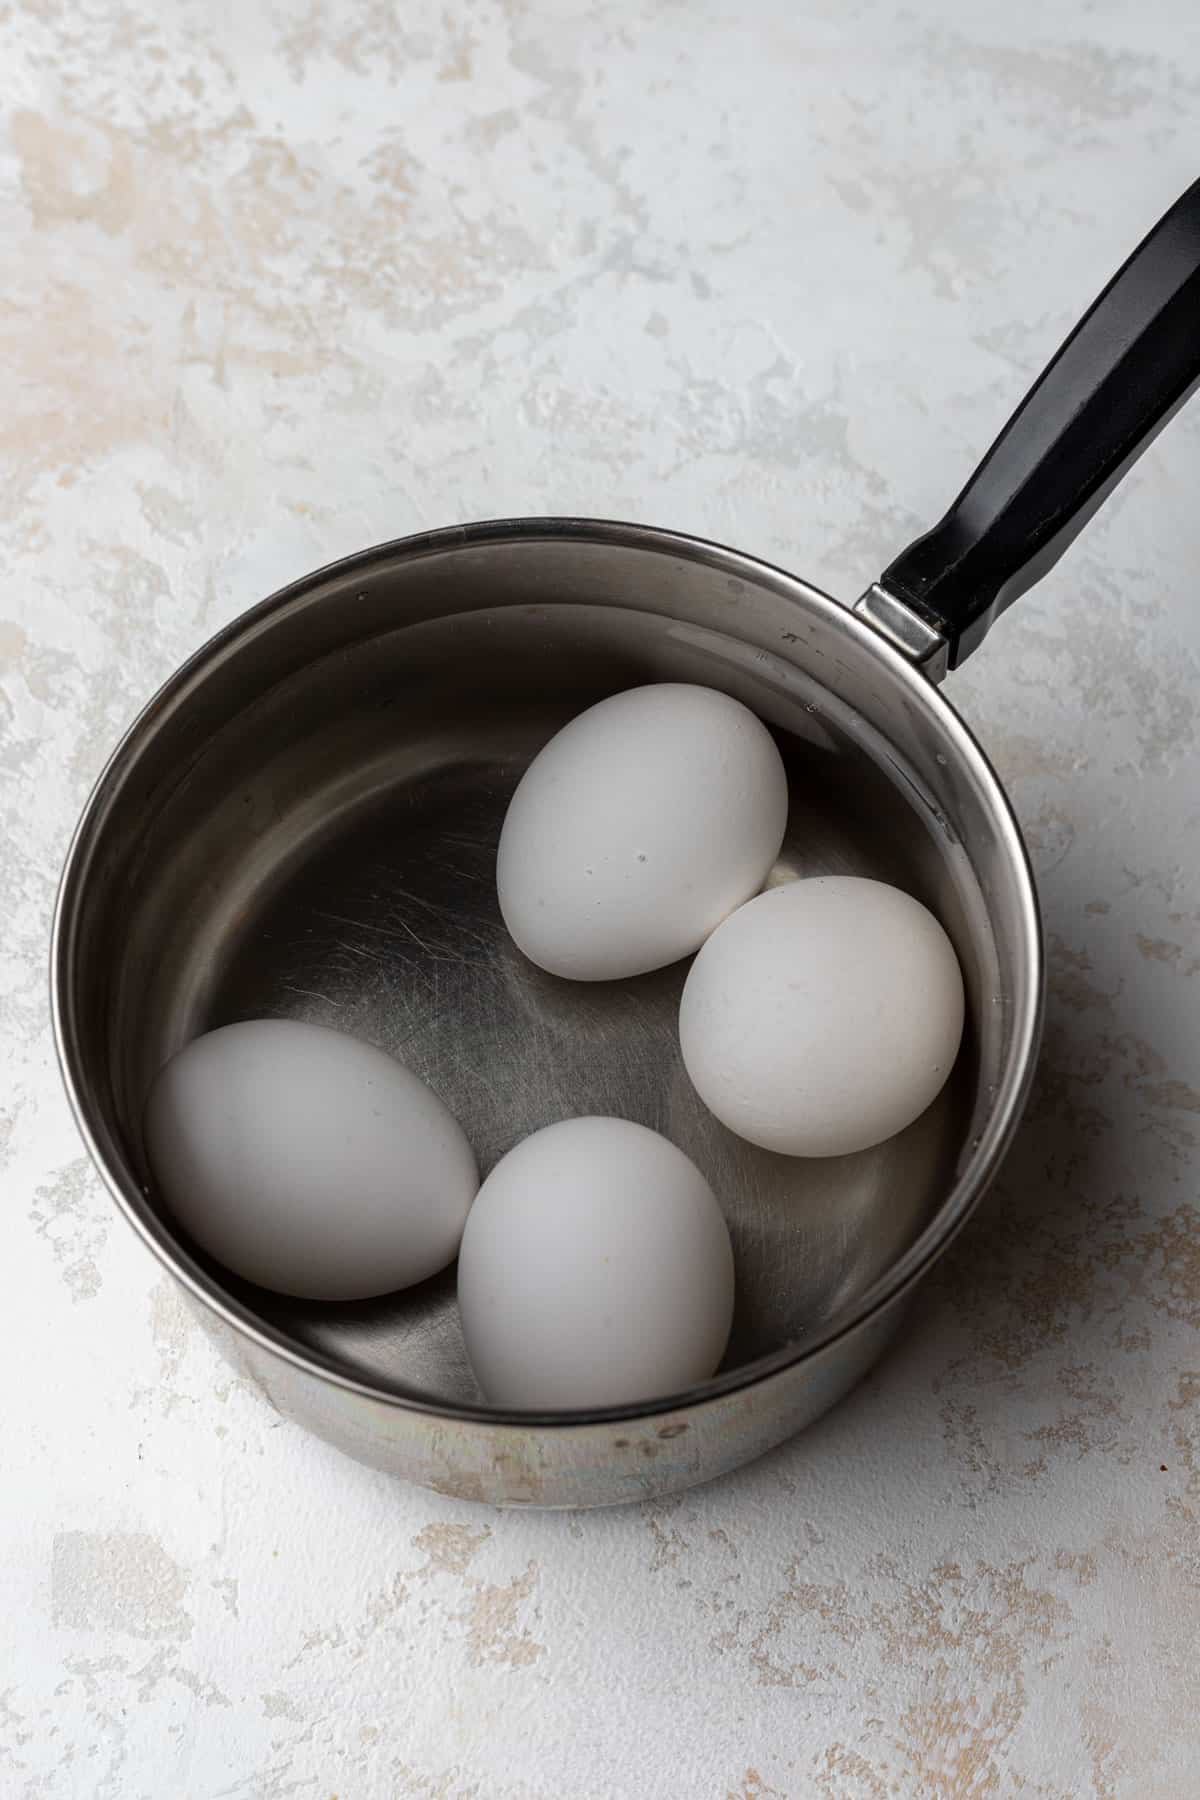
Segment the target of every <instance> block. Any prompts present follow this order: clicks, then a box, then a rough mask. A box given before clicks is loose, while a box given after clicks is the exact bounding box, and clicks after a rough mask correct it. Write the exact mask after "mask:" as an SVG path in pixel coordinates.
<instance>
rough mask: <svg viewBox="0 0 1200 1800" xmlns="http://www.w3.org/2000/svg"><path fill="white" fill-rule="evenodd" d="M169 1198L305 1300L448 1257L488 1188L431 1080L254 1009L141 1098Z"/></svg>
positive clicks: (245, 1266)
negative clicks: (255, 1014) (482, 1187)
mask: <svg viewBox="0 0 1200 1800" xmlns="http://www.w3.org/2000/svg"><path fill="white" fill-rule="evenodd" d="M144 1128H145V1140H146V1152H147V1155H148V1157H149V1161H150V1166H151V1169H152V1171H153V1174H154V1177H155V1180H156V1181H157V1183H158V1185H159V1187H160V1189H161V1191H162V1193H163V1196H164V1198H165V1199H166V1201H167V1204H168V1206H169V1208H170V1211H171V1212H172V1214H173V1215H174V1216H175V1218H176V1219H177V1220H178V1222H179V1224H180V1225H182V1226H183V1228H184V1229H185V1231H186V1232H187V1233H188V1235H189V1236H190V1237H192V1238H193V1239H194V1240H195V1242H196V1243H197V1244H199V1245H200V1246H201V1248H202V1249H204V1250H207V1251H208V1253H209V1255H210V1256H213V1257H215V1258H216V1260H217V1261H218V1262H220V1263H223V1264H224V1266H225V1267H226V1268H227V1269H231V1270H233V1272H234V1273H235V1274H237V1275H241V1276H244V1277H245V1279H246V1280H247V1281H253V1282H257V1283H258V1285H259V1286H260V1287H266V1288H272V1289H274V1290H275V1291H276V1292H277V1293H281V1294H291V1295H295V1296H296V1297H298V1298H300V1299H305V1300H362V1299H366V1298H368V1297H370V1296H372V1295H376V1294H384V1293H390V1292H391V1291H392V1290H393V1289H395V1288H403V1287H408V1286H410V1285H411V1284H412V1283H413V1282H416V1281H424V1280H425V1278H426V1277H427V1276H429V1275H433V1274H435V1273H436V1272H437V1270H439V1269H442V1268H444V1267H445V1266H446V1264H447V1263H448V1262H450V1261H452V1260H453V1258H454V1255H455V1252H456V1251H457V1249H458V1244H459V1239H460V1238H461V1236H462V1229H463V1225H464V1223H465V1222H466V1217H467V1212H468V1209H469V1207H470V1205H471V1201H472V1200H473V1199H474V1197H475V1192H476V1189H477V1188H478V1186H479V1174H478V1170H477V1168H476V1164H475V1157H474V1154H473V1152H472V1150H471V1146H470V1145H469V1144H468V1142H467V1140H466V1137H465V1136H464V1135H463V1132H462V1129H461V1127H460V1126H459V1125H458V1123H457V1121H456V1120H455V1119H454V1118H453V1117H452V1116H451V1114H450V1113H449V1112H448V1111H447V1109H446V1107H445V1106H444V1105H443V1104H442V1102H441V1100H439V1099H438V1097H437V1095H436V1094H435V1093H433V1091H432V1090H431V1089H430V1088H428V1087H426V1086H425V1083H424V1082H423V1081H421V1080H419V1079H418V1077H417V1076H416V1075H414V1074H412V1073H411V1071H410V1070H408V1069H405V1068H402V1067H401V1065H400V1064H399V1063H398V1062H396V1061H394V1060H393V1058H392V1057H390V1056H387V1055H385V1054H384V1052H383V1051H382V1050H377V1049H375V1048H374V1047H373V1046H372V1045H370V1044H364V1043H360V1042H359V1041H358V1040H357V1039H356V1038H351V1037H347V1036H345V1035H344V1034H343V1033H342V1032H339V1031H331V1030H329V1029H328V1027H326V1026H323V1025H308V1024H303V1023H301V1022H299V1021H296V1020H287V1019H256V1020H247V1021H245V1022H244V1023H242V1024H238V1025H225V1026H222V1027H221V1028H220V1029H218V1030H216V1031H210V1032H207V1033H206V1034H205V1035H204V1036H203V1037H199V1038H196V1039H194V1040H193V1042H192V1043H190V1044H188V1045H187V1046H186V1047H185V1048H184V1049H183V1050H181V1051H180V1052H179V1053H178V1055H176V1056H173V1057H172V1058H171V1060H170V1062H168V1063H167V1064H166V1066H165V1067H164V1068H163V1069H162V1070H161V1071H160V1073H159V1075H158V1076H157V1078H156V1079H155V1082H154V1085H153V1086H152V1088H151V1090H150V1094H149V1098H148V1099H147V1101H146V1111H145V1122H144Z"/></svg>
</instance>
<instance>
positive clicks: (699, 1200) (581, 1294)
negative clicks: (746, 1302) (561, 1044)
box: [458, 1118, 733, 1410]
mask: <svg viewBox="0 0 1200 1800" xmlns="http://www.w3.org/2000/svg"><path fill="white" fill-rule="evenodd" d="M458 1305H459V1312H460V1315H461V1318H462V1327H463V1335H464V1337H465V1339H466V1345H467V1353H468V1355H469V1356H470V1359H471V1366H472V1368H473V1369H474V1371H475V1375H476V1379H477V1380H478V1382H479V1385H480V1387H481V1388H482V1390H483V1392H484V1394H485V1396H486V1397H487V1399H488V1400H489V1401H490V1402H491V1403H492V1404H493V1405H495V1406H510V1407H518V1408H524V1409H539V1410H540V1409H555V1408H576V1407H589V1406H623V1405H627V1404H633V1403H634V1402H636V1401H639V1400H652V1399H658V1398H661V1397H663V1396H664V1395H668V1394H672V1393H678V1392H679V1391H680V1390H681V1389H683V1388H687V1387H691V1386H693V1385H694V1384H695V1383H696V1382H699V1381H704V1380H706V1379H707V1377H708V1376H710V1375H711V1374H712V1373H713V1371H714V1370H715V1369H716V1367H717V1364H718V1363H719V1362H720V1360H721V1357H722V1355H723V1353H724V1350H725V1344H726V1340H727V1339H728V1336H729V1327H730V1323H731V1320H732V1317H733V1250H732V1248H731V1246H730V1242H729V1232H728V1229H727V1227H726V1224H725V1220H724V1217H723V1215H722V1213H721V1209H720V1207H719V1206H718V1205H717V1202H716V1199H715V1197H714V1195H713V1192H712V1189H711V1188H710V1187H709V1185H708V1183H707V1182H706V1181H705V1179H704V1177H703V1175H701V1173H700V1171H699V1169H697V1168H696V1166H695V1164H694V1163H693V1162H691V1161H690V1160H689V1159H688V1158H687V1157H686V1156H685V1155H684V1154H683V1151H682V1150H679V1149H677V1148H676V1147H675V1145H674V1144H672V1143H669V1142H668V1141H667V1139H666V1138H664V1137H660V1136H659V1135H658V1133H657V1132H654V1131H649V1130H648V1129H647V1128H646V1127H645V1126H644V1125H635V1124H633V1123H632V1122H631V1121H629V1120H628V1119H610V1118H582V1119H566V1120H562V1121H560V1122H559V1123H558V1124H556V1125H548V1126H546V1127H545V1128H544V1129H543V1130H541V1131H536V1132H534V1134H533V1135H532V1137H527V1138H525V1139H524V1141H523V1142H522V1143H520V1144H518V1145H517V1146H516V1148H515V1149H513V1150H510V1151H509V1153H508V1155H507V1156H505V1157H504V1158H503V1159H502V1160H501V1161H500V1162H499V1163H498V1164H497V1165H496V1167H495V1168H494V1169H493V1170H492V1172H491V1174H490V1175H489V1176H488V1177H487V1179H486V1180H485V1181H484V1183H483V1186H482V1187H481V1188H480V1190H479V1194H478V1196H477V1198H476V1201H475V1204H474V1206H473V1207H472V1208H471V1213H470V1217H469V1218H468V1220H467V1227H466V1231H465V1232H464V1233H463V1241H462V1249H461V1252H460V1254H459V1262H458Z"/></svg>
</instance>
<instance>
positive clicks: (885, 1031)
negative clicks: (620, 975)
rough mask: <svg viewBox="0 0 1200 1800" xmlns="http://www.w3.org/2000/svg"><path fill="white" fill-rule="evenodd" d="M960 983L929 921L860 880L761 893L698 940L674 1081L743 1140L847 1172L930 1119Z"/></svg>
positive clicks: (914, 904) (894, 894) (948, 947)
mask: <svg viewBox="0 0 1200 1800" xmlns="http://www.w3.org/2000/svg"><path fill="white" fill-rule="evenodd" d="M963 1016H964V998H963V982H962V974H961V972H960V970H959V966H958V959H957V957H956V956H955V954H954V947H953V945H952V944H951V942H950V939H949V938H948V937H947V935H946V933H945V931H944V930H943V928H942V926H941V925H940V924H939V923H938V921H937V919H935V918H934V916H933V914H932V913H931V912H930V911H929V910H928V909H927V908H926V907H924V906H922V905H921V904H920V902H919V901H917V900H914V899H913V898H912V896H911V895H910V894H906V893H904V892H902V891H901V890H900V889H899V888H895V887H889V886H888V885H887V884H886V883H884V882H881V881H869V880H866V879H864V878H861V877H857V876H840V875H838V876H817V877H814V878H812V879H809V880H801V881H794V882H789V883H788V884H787V885H785V886H783V887H777V888H772V889H771V890H770V892H769V893H766V894H761V895H759V897H758V898H757V899H755V900H751V901H749V902H748V904H747V905H745V906H743V907H741V908H739V910H738V911H737V912H735V913H734V914H733V915H732V917H730V918H728V919H726V921H725V922H724V924H723V925H721V926H719V927H718V929H717V930H716V931H715V932H714V933H713V935H712V936H711V937H710V938H709V940H708V942H707V943H706V944H705V945H704V948H703V949H702V950H701V951H700V954H699V955H698V956H697V958H696V960H695V962H694V963H693V964H692V967H691V969H690V970H689V972H688V978H687V981H686V982H685V984H684V989H683V997H682V1000H681V1002H680V1010H679V1039H680V1047H681V1049H682V1052H683V1061H684V1066H685V1068H686V1069H687V1072H688V1074H689V1075H690V1077H691V1079H692V1082H693V1084H694V1086H695V1088H696V1091H697V1092H698V1094H699V1095H700V1098H701V1099H702V1100H703V1101H704V1103H705V1105H706V1106H707V1107H708V1108H709V1110H710V1111H711V1112H713V1113H715V1114H716V1116H717V1118H718V1119H720V1120H721V1122H722V1123H723V1124H725V1125H727V1126H728V1127H729V1129H730V1130H731V1131H736V1132H737V1133H738V1135H739V1137H744V1138H748V1139H749V1141H750V1142H751V1143H752V1144H761V1145H762V1146H763V1147H764V1148H765V1149H768V1150H779V1151H783V1152H785V1153H786V1154H787V1155H790V1156H845V1155H848V1154H849V1153H850V1152H851V1151H855V1150H865V1149H867V1148H869V1147H870V1146H871V1145H873V1144H879V1143H882V1142H883V1140H884V1139H885V1138H889V1137H892V1136H893V1135H894V1134H895V1133H896V1132H898V1131H902V1130H903V1129H904V1127H905V1126H906V1125H910V1124H911V1123H912V1121H913V1120H914V1119H916V1118H918V1117H919V1116H920V1114H921V1113H923V1112H924V1111H925V1108H926V1107H927V1106H928V1105H929V1104H930V1103H931V1101H932V1100H933V1099H934V1097H935V1096H936V1095H937V1094H938V1092H939V1091H940V1089H941V1088H942V1086H943V1084H944V1083H945V1081H946V1078H947V1077H948V1075H949V1074H950V1070H951V1068H952V1067H953V1064H954V1059H955V1057H956V1056H957V1054H958V1047H959V1041H960V1039H961V1037H962V1031H963Z"/></svg>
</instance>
